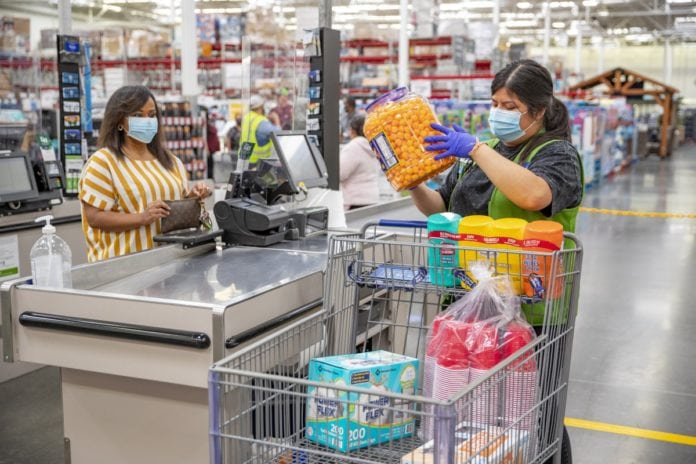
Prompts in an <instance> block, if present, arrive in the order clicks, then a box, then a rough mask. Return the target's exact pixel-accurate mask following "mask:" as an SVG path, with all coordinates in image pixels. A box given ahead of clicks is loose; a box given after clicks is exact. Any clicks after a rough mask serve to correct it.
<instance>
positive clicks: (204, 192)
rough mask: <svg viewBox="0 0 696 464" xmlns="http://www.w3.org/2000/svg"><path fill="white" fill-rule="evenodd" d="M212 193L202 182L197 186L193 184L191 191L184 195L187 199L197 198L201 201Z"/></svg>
mask: <svg viewBox="0 0 696 464" xmlns="http://www.w3.org/2000/svg"><path fill="white" fill-rule="evenodd" d="M211 193H212V192H211V191H210V189H209V188H208V186H207V185H205V184H204V183H202V182H199V183H197V184H194V185H193V187H191V190H190V191H189V192H188V193H187V194H186V197H187V198H198V199H199V200H202V199H204V198H206V197H208V196H210V194H211Z"/></svg>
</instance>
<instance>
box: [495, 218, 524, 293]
mask: <svg viewBox="0 0 696 464" xmlns="http://www.w3.org/2000/svg"><path fill="white" fill-rule="evenodd" d="M526 226H527V221H525V220H524V219H519V218H502V219H496V220H495V221H493V224H492V226H491V229H492V232H491V233H492V234H493V235H494V236H496V237H498V238H499V240H498V243H497V245H494V246H493V248H494V249H497V250H499V251H498V253H497V254H496V269H497V273H498V275H504V274H507V275H509V276H510V283H511V284H512V290H513V292H515V293H516V294H518V295H521V294H522V291H523V288H522V256H523V254H522V239H523V238H524V228H525V227H526Z"/></svg>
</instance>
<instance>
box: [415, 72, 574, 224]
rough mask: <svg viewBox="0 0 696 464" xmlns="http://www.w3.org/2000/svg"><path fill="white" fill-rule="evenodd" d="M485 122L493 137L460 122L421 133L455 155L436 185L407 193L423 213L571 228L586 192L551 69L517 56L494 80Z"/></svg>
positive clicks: (447, 153) (431, 144)
mask: <svg viewBox="0 0 696 464" xmlns="http://www.w3.org/2000/svg"><path fill="white" fill-rule="evenodd" d="M491 104H492V107H491V112H490V116H489V119H488V123H489V126H490V129H491V132H492V133H493V135H494V137H495V138H494V139H492V140H489V141H486V142H479V141H478V140H477V139H476V137H474V136H473V135H471V134H469V133H467V132H466V131H465V130H463V129H462V128H461V127H458V126H456V125H455V126H453V128H451V129H450V128H447V127H443V126H440V125H438V124H433V128H434V129H436V130H438V131H440V132H441V133H442V135H433V136H429V137H426V138H425V142H426V145H428V146H427V148H426V149H427V150H430V151H440V150H444V152H442V153H440V154H437V155H436V156H435V158H436V159H441V158H443V157H447V156H455V157H457V158H459V162H458V163H456V164H455V165H454V167H453V168H452V170H451V171H450V172H449V175H448V176H447V179H446V181H445V183H444V185H442V186H441V187H440V188H438V189H437V190H431V189H429V188H428V187H426V186H425V184H421V185H419V186H418V187H416V188H415V189H414V190H413V191H412V195H413V200H414V202H415V204H416V206H417V207H418V209H419V210H420V211H421V212H423V213H424V214H426V215H430V214H433V213H440V212H444V211H452V212H455V213H458V214H460V215H462V216H468V215H471V214H484V215H489V216H491V217H492V218H494V219H498V218H503V217H517V218H522V219H526V220H527V221H533V220H538V219H551V220H554V221H558V222H560V223H561V224H563V227H564V229H565V230H566V231H571V232H572V231H574V230H575V219H576V217H577V214H578V208H579V206H580V202H581V201H582V195H583V185H584V183H583V173H582V162H581V160H580V156H579V154H578V152H577V150H576V149H575V147H574V146H573V145H572V144H571V142H570V124H569V121H568V111H567V109H566V107H565V105H564V104H563V103H562V102H561V101H560V100H558V99H557V98H556V97H554V95H553V82H552V80H551V75H550V74H549V72H548V70H547V69H546V68H544V67H543V66H541V65H540V64H539V63H537V62H535V61H532V60H521V61H516V62H514V63H511V64H509V65H507V66H506V67H505V68H503V69H502V70H501V71H500V72H498V73H497V74H496V75H495V77H494V79H493V83H492V84H491Z"/></svg>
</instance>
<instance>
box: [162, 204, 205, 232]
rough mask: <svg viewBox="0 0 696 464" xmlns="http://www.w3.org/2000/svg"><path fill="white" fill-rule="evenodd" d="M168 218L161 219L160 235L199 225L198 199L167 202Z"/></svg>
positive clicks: (199, 208)
mask: <svg viewBox="0 0 696 464" xmlns="http://www.w3.org/2000/svg"><path fill="white" fill-rule="evenodd" d="M165 203H167V204H168V205H169V208H170V210H169V216H167V217H164V218H162V224H161V228H160V229H161V230H160V233H161V234H166V233H167V232H171V231H173V230H182V229H190V228H192V227H198V226H199V225H200V218H201V203H200V200H199V199H198V198H187V199H185V200H167V201H165Z"/></svg>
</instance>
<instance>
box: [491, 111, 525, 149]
mask: <svg viewBox="0 0 696 464" xmlns="http://www.w3.org/2000/svg"><path fill="white" fill-rule="evenodd" d="M523 114H526V113H520V112H519V111H509V110H501V109H499V108H491V113H490V115H489V116H488V126H489V127H490V128H491V132H493V135H495V136H496V137H498V138H499V139H500V140H501V141H503V142H512V141H513V140H517V139H519V138H520V137H522V136H523V135H524V134H525V132H526V129H525V130H522V128H521V127H520V118H522V115H523ZM532 124H534V122H532ZM532 124H530V125H529V126H527V129H529V128H530V127H531V126H532Z"/></svg>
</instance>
